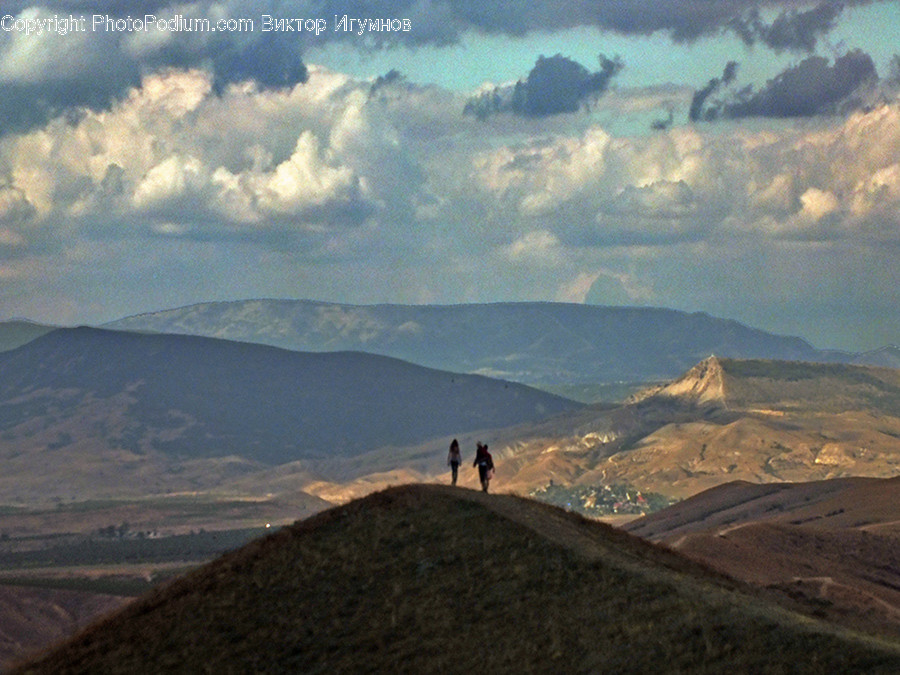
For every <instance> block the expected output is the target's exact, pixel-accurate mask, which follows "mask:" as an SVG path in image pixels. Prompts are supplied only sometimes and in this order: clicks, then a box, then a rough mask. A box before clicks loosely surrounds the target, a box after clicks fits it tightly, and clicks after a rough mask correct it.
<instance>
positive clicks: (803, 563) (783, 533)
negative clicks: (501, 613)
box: [625, 478, 900, 636]
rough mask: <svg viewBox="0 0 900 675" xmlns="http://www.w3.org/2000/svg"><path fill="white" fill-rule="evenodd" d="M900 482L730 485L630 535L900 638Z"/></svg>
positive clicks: (643, 523)
mask: <svg viewBox="0 0 900 675" xmlns="http://www.w3.org/2000/svg"><path fill="white" fill-rule="evenodd" d="M898 489H900V478H890V479H877V478H845V479H836V480H829V481H813V482H808V483H779V484H769V485H752V484H748V483H745V482H737V483H728V484H726V485H722V486H720V487H718V488H713V489H711V490H707V491H705V492H703V493H701V494H698V495H696V496H694V497H692V498H690V499H687V500H685V501H683V502H680V503H678V504H676V505H674V506H671V507H669V508H668V509H665V510H663V511H659V512H657V513H654V514H652V515H649V516H646V517H644V518H641V519H639V520H636V521H633V522H632V523H629V524H628V525H626V526H625V527H626V529H627V530H629V531H631V532H633V533H636V534H639V535H641V536H644V537H649V538H651V539H653V540H655V541H663V542H665V543H666V544H668V545H669V546H672V547H674V548H676V549H677V550H679V551H681V552H683V553H685V554H686V555H688V556H690V557H692V558H695V559H697V560H700V561H703V562H704V563H706V564H708V565H711V566H713V567H715V568H717V569H719V570H722V571H724V572H726V573H727V574H729V575H732V576H734V577H736V578H739V579H743V580H745V581H748V582H750V583H754V584H758V585H760V586H764V587H766V588H770V589H771V588H777V589H780V590H781V591H783V592H784V593H786V594H787V595H789V596H790V597H792V598H794V599H796V600H801V601H803V602H806V603H808V604H809V605H810V606H815V607H817V612H818V613H819V614H820V615H825V616H829V617H832V618H836V619H840V620H842V621H844V622H845V623H849V624H850V625H854V626H859V627H865V628H866V629H873V630H879V631H886V632H890V633H892V634H893V635H895V636H900V611H898V608H900V504H898V501H897V491H898Z"/></svg>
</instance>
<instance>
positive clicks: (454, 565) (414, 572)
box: [21, 486, 900, 673]
mask: <svg viewBox="0 0 900 675" xmlns="http://www.w3.org/2000/svg"><path fill="white" fill-rule="evenodd" d="M726 668H729V669H733V670H736V671H738V672H792V673H801V672H816V673H820V672H898V671H900V650H898V648H897V647H896V645H893V646H891V645H887V644H881V643H875V642H873V641H867V640H864V639H862V638H855V637H852V636H848V635H847V634H844V633H838V632H835V631H833V630H832V629H828V628H825V627H823V626H821V625H819V624H815V623H812V622H810V621H808V620H805V619H802V618H800V617H798V616H796V615H793V614H789V613H787V612H785V611H783V610H780V609H775V608H773V607H771V606H767V605H765V604H764V603H762V602H761V601H760V600H756V599H752V598H749V597H748V596H745V595H743V594H741V593H739V592H738V591H737V590H736V588H735V585H734V584H731V583H730V582H727V581H726V580H724V579H723V578H720V577H716V576H714V575H712V574H711V573H708V572H705V571H704V570H703V568H700V567H696V566H694V565H693V564H691V563H688V562H687V561H685V560H684V559H683V558H681V557H680V556H677V555H676V554H673V553H671V552H668V551H665V550H663V549H659V548H655V547H653V546H652V545H650V544H647V543H645V542H642V541H640V540H638V539H636V538H632V537H630V536H629V535H626V534H624V533H622V532H619V531H614V530H612V529H611V528H608V527H606V526H603V525H600V524H597V523H592V522H588V521H585V520H583V519H580V518H578V517H577V516H573V515H572V514H567V513H564V512H562V511H560V510H558V509H555V508H553V507H549V506H545V505H541V504H538V503H535V502H529V501H526V500H522V499H519V498H515V497H510V496H502V495H497V496H494V495H491V496H484V495H481V494H478V493H474V492H471V491H468V490H462V489H455V490H454V489H451V488H446V487H438V486H415V487H403V488H394V489H391V490H387V491H385V492H381V493H377V494H374V495H371V496H370V497H367V498H365V499H363V500H358V501H355V502H352V503H350V504H348V505H346V506H343V507H340V508H336V509H331V510H329V511H326V512H323V513H321V514H318V515H316V516H313V517H312V518H310V519H308V520H305V521H302V522H299V523H297V524H295V525H294V526H291V527H288V528H284V529H282V530H280V531H279V532H277V533H275V534H273V535H271V536H269V537H266V538H265V539H261V540H257V541H256V542H254V543H252V544H250V545H248V546H247V547H244V548H243V549H241V550H239V551H237V552H235V553H233V554H229V555H227V556H225V557H223V558H221V559H220V560H218V561H216V562H214V563H212V564H210V565H208V566H205V567H203V568H201V569H199V570H197V571H196V572H194V573H191V574H189V575H187V576H185V577H183V578H182V579H180V580H178V581H176V582H173V583H172V584H171V585H169V586H167V587H165V588H163V589H160V590H159V591H155V592H153V593H152V594H150V595H148V596H147V597H145V598H144V599H142V600H139V601H136V602H135V603H133V604H131V605H129V606H128V607H126V608H125V609H124V610H122V611H121V612H120V613H119V614H118V615H117V616H115V617H113V618H112V619H110V620H109V621H108V622H107V623H106V624H101V625H99V626H98V627H95V628H93V629H92V630H89V631H88V632H86V633H84V634H82V635H81V636H79V637H77V638H75V639H74V640H73V641H72V642H70V643H68V644H67V645H66V646H64V647H63V648H61V649H59V650H57V651H55V652H53V653H51V654H49V655H48V656H46V657H45V658H44V660H42V661H38V662H36V663H33V664H31V665H30V666H27V667H25V668H23V670H22V671H21V672H34V673H79V672H84V673H87V672H91V673H96V672H103V673H134V672H142V673H146V672H173V671H180V672H217V673H223V672H305V673H317V672H323V673H324V672H329V673H331V672H473V671H474V672H491V671H493V672H679V671H681V672H685V671H690V672H699V673H702V672H710V673H712V672H722V671H723V670H724V669H726Z"/></svg>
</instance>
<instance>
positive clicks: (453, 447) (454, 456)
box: [447, 438, 494, 492]
mask: <svg viewBox="0 0 900 675" xmlns="http://www.w3.org/2000/svg"><path fill="white" fill-rule="evenodd" d="M461 462H462V454H461V453H460V451H459V441H458V440H456V439H455V438H454V439H453V441H452V442H451V443H450V452H448V453H447V464H449V465H450V473H451V476H452V478H451V480H452V482H451V485H456V479H457V477H458V475H459V465H460V463H461ZM472 466H477V467H478V480H479V481H480V482H481V489H482V490H483V491H484V492H487V491H488V485H489V484H490V482H491V478H493V477H494V458H493V457H491V453H490V452H488V446H487V443H477V444H476V445H475V462H474V463H473V464H472Z"/></svg>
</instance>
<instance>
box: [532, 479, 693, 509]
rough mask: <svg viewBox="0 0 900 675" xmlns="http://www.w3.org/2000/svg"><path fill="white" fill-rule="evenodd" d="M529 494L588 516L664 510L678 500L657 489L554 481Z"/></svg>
mask: <svg viewBox="0 0 900 675" xmlns="http://www.w3.org/2000/svg"><path fill="white" fill-rule="evenodd" d="M529 496H531V497H533V498H534V499H539V500H540V501H542V502H546V503H548V504H553V505H555V506H559V507H561V508H564V509H566V510H567V511H574V512H575V513H580V514H582V515H585V516H589V517H599V516H609V515H644V514H646V513H653V512H654V511H659V510H661V509H664V508H666V507H667V506H670V505H672V504H673V503H675V502H676V501H677V500H675V499H670V498H669V497H666V496H665V495H661V494H657V493H655V492H642V491H641V490H636V489H634V488H633V487H631V486H628V485H599V486H588V485H556V484H555V483H554V482H553V481H550V483H549V484H548V485H547V486H545V487H542V488H538V489H536V490H532V491H531V492H530V493H529Z"/></svg>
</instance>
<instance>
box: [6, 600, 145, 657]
mask: <svg viewBox="0 0 900 675" xmlns="http://www.w3.org/2000/svg"><path fill="white" fill-rule="evenodd" d="M126 601H127V600H126V598H122V597H118V596H112V595H99V594H97V593H82V592H79V591H70V590H57V589H50V588H28V587H24V586H0V667H2V666H5V665H7V664H9V662H10V659H12V658H13V657H21V655H22V654H23V653H24V652H28V651H29V650H35V649H38V648H40V647H44V646H45V645H47V644H50V643H52V642H54V641H57V640H60V639H62V638H64V637H66V636H68V635H71V634H72V633H74V632H75V631H76V630H77V629H79V628H83V627H84V626H86V625H87V624H88V623H90V622H91V621H94V620H96V618H97V617H98V616H100V615H102V614H104V613H107V612H109V611H111V610H113V609H115V608H117V607H120V606H121V605H122V604H123V603H125V602H126Z"/></svg>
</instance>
